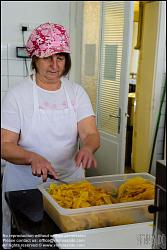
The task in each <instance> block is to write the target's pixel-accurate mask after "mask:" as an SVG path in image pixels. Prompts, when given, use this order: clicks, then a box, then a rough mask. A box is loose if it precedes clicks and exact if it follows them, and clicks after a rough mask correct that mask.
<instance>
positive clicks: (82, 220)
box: [38, 173, 155, 232]
mask: <svg viewBox="0 0 167 250" xmlns="http://www.w3.org/2000/svg"><path fill="white" fill-rule="evenodd" d="M135 176H140V177H143V178H144V179H147V180H150V181H151V182H153V183H154V184H155V177H154V176H152V175H150V174H148V173H133V174H123V175H121V174H120V175H105V176H95V177H87V178H86V180H88V181H89V182H91V183H92V184H93V185H95V186H98V187H102V188H104V189H106V190H108V191H111V189H112V188H113V187H114V188H118V187H119V186H120V185H121V184H122V183H124V182H125V181H126V180H127V179H129V178H133V177H135ZM68 181H69V182H70V183H71V182H74V181H70V180H68ZM53 182H55V183H57V184H60V183H59V182H56V181H51V182H46V183H43V184H41V185H40V186H39V187H38V188H39V190H40V191H41V192H42V195H43V204H44V209H45V211H46V212H47V213H48V215H49V216H50V217H51V218H52V219H53V221H54V222H55V223H56V224H57V226H58V227H59V228H60V229H61V231H62V232H70V231H78V230H87V229H91V228H100V227H108V226H118V225H126V224H133V223H140V222H147V221H151V220H153V215H152V214H150V213H149V212H148V206H149V205H151V204H154V200H143V201H134V202H124V203H116V204H111V205H101V206H92V207H87V208H77V209H66V208H62V207H61V206H59V205H58V203H57V202H56V201H55V200H54V199H53V198H52V197H51V195H49V193H48V192H47V191H46V189H47V188H48V187H49V185H50V183H53Z"/></svg>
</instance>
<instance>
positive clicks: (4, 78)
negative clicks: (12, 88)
mask: <svg viewBox="0 0 167 250" xmlns="http://www.w3.org/2000/svg"><path fill="white" fill-rule="evenodd" d="M8 87H9V85H8V76H1V91H8Z"/></svg>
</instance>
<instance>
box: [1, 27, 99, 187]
mask: <svg viewBox="0 0 167 250" xmlns="http://www.w3.org/2000/svg"><path fill="white" fill-rule="evenodd" d="M26 49H27V52H28V54H29V56H30V57H31V58H32V67H33V69H34V71H35V73H34V74H33V76H32V78H28V79H25V81H23V82H22V83H21V84H18V85H17V86H15V87H14V88H13V89H11V90H9V91H8V93H7V95H6V97H5V99H4V102H3V106H2V122H1V133H2V136H1V140H2V153H1V157H2V158H3V159H5V160H6V161H7V164H6V167H5V171H4V176H3V190H4V191H14V190H25V189H32V188H37V186H38V185H39V184H40V183H42V182H43V181H47V180H48V174H49V175H51V176H52V177H53V178H54V179H56V178H60V179H65V178H70V179H75V180H76V179H83V178H84V169H86V168H90V167H96V161H95V159H94V156H93V154H94V152H95V151H96V150H97V148H98V147H99V133H98V131H97V128H96V125H95V116H94V112H93V110H92V106H91V103H90V100H89V98H88V96H87V94H86V92H85V91H84V89H83V88H82V87H81V86H79V85H77V84H76V83H73V82H71V81H69V80H68V79H67V78H66V77H65V76H66V75H67V74H68V73H69V70H70V67H71V60H70V47H69V36H68V33H67V31H66V30H65V28H64V27H63V26H61V25H59V24H53V23H45V24H42V25H40V26H39V27H37V28H36V29H35V30H34V31H33V32H32V33H31V35H30V37H29V39H28V41H27V44H26ZM78 137H79V138H80V139H81V144H82V147H81V148H80V150H77V149H78V147H77V142H78Z"/></svg>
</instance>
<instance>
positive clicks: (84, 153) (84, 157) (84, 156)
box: [75, 147, 97, 168]
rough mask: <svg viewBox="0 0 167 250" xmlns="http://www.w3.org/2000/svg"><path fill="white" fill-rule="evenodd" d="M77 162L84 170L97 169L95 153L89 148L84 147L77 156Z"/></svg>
mask: <svg viewBox="0 0 167 250" xmlns="http://www.w3.org/2000/svg"><path fill="white" fill-rule="evenodd" d="M75 162H76V166H77V167H80V166H82V167H83V168H91V167H94V168H96V166H97V163H96V160H95V158H94V156H93V153H92V152H91V150H90V149H89V148H87V147H82V148H81V149H80V150H79V151H78V152H77V154H76V156H75Z"/></svg>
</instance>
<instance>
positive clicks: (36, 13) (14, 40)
mask: <svg viewBox="0 0 167 250" xmlns="http://www.w3.org/2000/svg"><path fill="white" fill-rule="evenodd" d="M48 21H49V22H54V23H59V24H62V25H63V26H64V27H65V28H67V29H68V30H70V27H69V26H70V1H2V2H1V97H2V98H1V100H2V99H3V96H4V95H5V94H6V92H7V91H8V89H9V88H10V87H11V86H13V85H15V84H17V83H18V82H20V80H22V79H23V78H24V77H25V76H26V68H25V62H24V59H21V58H17V57H16V46H23V39H22V32H21V24H29V25H30V26H31V27H33V26H34V27H36V26H38V25H40V24H41V23H45V22H48ZM30 33H31V30H29V31H27V32H25V33H24V34H25V40H26V39H27V38H28V36H29V34H30ZM29 66H30V60H28V67H29Z"/></svg>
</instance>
